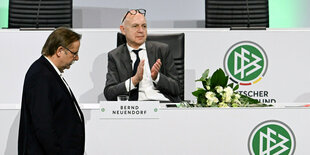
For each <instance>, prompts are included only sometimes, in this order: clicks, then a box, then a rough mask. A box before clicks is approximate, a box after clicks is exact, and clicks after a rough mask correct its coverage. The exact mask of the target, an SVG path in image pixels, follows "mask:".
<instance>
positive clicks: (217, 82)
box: [211, 68, 228, 88]
mask: <svg viewBox="0 0 310 155" xmlns="http://www.w3.org/2000/svg"><path fill="white" fill-rule="evenodd" d="M227 82H228V76H226V75H225V73H224V71H223V70H222V69H220V68H219V69H217V70H216V71H215V72H214V73H213V75H212V77H211V88H214V87H215V86H222V87H226V86H227Z"/></svg>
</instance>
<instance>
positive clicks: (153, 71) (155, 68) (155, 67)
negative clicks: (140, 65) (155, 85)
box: [151, 59, 161, 80]
mask: <svg viewBox="0 0 310 155" xmlns="http://www.w3.org/2000/svg"><path fill="white" fill-rule="evenodd" d="M160 67H161V61H160V59H157V60H156V62H155V64H154V65H153V66H152V69H151V77H152V79H153V80H156V78H157V75H158V73H159V70H160Z"/></svg>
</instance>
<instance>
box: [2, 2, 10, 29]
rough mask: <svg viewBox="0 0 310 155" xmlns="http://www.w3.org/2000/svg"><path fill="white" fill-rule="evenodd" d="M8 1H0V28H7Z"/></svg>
mask: <svg viewBox="0 0 310 155" xmlns="http://www.w3.org/2000/svg"><path fill="white" fill-rule="evenodd" d="M8 19H9V0H0V28H2V27H8V21H9V20H8Z"/></svg>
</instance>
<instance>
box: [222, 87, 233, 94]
mask: <svg viewBox="0 0 310 155" xmlns="http://www.w3.org/2000/svg"><path fill="white" fill-rule="evenodd" d="M224 92H225V93H226V94H227V95H229V96H231V95H232V94H233V93H234V91H233V89H232V88H231V87H229V86H228V87H226V88H225V89H224Z"/></svg>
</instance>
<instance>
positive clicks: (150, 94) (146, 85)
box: [125, 43, 169, 101]
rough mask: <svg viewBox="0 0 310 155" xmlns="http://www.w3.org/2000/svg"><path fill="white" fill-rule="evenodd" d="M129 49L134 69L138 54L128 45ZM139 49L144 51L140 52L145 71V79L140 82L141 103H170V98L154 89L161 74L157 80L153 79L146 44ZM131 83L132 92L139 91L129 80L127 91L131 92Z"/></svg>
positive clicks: (127, 81)
mask: <svg viewBox="0 0 310 155" xmlns="http://www.w3.org/2000/svg"><path fill="white" fill-rule="evenodd" d="M127 48H128V51H129V55H130V58H131V60H132V62H133V63H132V68H133V67H134V62H135V61H136V59H137V56H136V54H135V53H134V52H133V51H132V50H134V48H132V47H130V46H129V45H128V44H127ZM138 49H142V50H141V51H139V52H138V54H139V58H140V61H141V60H144V71H143V79H142V80H141V81H140V82H139V98H138V100H139V101H142V100H158V101H169V99H168V98H166V97H165V96H164V95H163V94H162V93H160V92H159V90H156V88H155V87H154V84H153V83H155V84H157V82H158V81H159V78H160V74H159V73H158V75H157V78H156V79H155V80H153V79H152V77H151V69H150V65H149V60H148V57H147V52H146V48H145V43H144V44H142V45H141V46H140V47H139V48H138ZM129 82H131V86H130V90H133V89H137V88H136V87H135V86H134V85H133V83H132V80H130V79H128V80H126V81H125V86H126V89H127V91H129Z"/></svg>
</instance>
